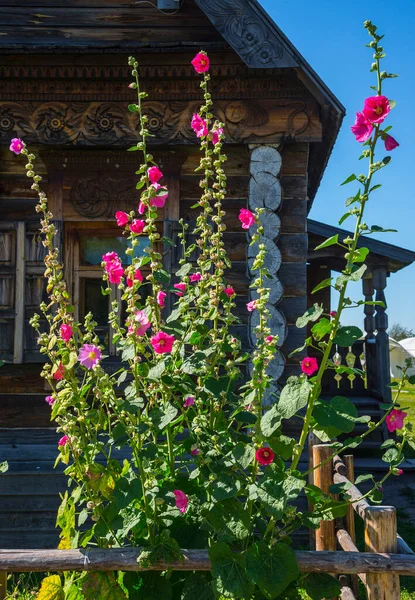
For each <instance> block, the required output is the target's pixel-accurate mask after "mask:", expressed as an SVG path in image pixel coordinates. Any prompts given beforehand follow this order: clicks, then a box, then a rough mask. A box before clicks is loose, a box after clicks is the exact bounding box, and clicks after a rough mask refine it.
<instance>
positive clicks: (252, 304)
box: [246, 300, 256, 312]
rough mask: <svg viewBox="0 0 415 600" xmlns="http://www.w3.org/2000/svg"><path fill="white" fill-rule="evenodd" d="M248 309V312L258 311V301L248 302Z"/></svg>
mask: <svg viewBox="0 0 415 600" xmlns="http://www.w3.org/2000/svg"><path fill="white" fill-rule="evenodd" d="M246 308H247V310H248V312H252V311H254V310H255V309H256V300H251V302H248V303H247V305H246Z"/></svg>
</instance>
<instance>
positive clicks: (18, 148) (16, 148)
mask: <svg viewBox="0 0 415 600" xmlns="http://www.w3.org/2000/svg"><path fill="white" fill-rule="evenodd" d="M24 148H26V144H25V143H24V142H23V141H22V140H19V138H13V139H12V140H11V142H10V146H9V150H11V151H12V152H14V153H15V154H21V152H22V150H23V149H24Z"/></svg>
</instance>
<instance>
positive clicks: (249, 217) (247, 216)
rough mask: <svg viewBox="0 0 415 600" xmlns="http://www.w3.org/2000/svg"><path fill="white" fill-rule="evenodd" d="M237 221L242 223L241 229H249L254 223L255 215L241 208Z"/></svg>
mask: <svg viewBox="0 0 415 600" xmlns="http://www.w3.org/2000/svg"><path fill="white" fill-rule="evenodd" d="M238 219H239V220H240V222H241V223H242V229H249V228H250V227H252V225H253V224H254V223H255V215H254V214H253V213H251V211H250V210H248V209H247V208H241V210H240V213H239V217H238Z"/></svg>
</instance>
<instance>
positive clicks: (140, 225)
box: [130, 219, 146, 234]
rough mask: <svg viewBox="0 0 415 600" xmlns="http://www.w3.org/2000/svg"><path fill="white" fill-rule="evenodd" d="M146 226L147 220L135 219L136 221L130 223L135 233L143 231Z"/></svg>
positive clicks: (131, 229)
mask: <svg viewBox="0 0 415 600" xmlns="http://www.w3.org/2000/svg"><path fill="white" fill-rule="evenodd" d="M145 226H146V222H145V221H142V220H141V219H134V221H133V222H132V223H131V225H130V231H132V232H133V233H137V234H139V233H143V229H144V227H145Z"/></svg>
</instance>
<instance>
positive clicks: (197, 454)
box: [190, 446, 200, 456]
mask: <svg viewBox="0 0 415 600" xmlns="http://www.w3.org/2000/svg"><path fill="white" fill-rule="evenodd" d="M190 454H191V455H192V456H199V454H200V450H199V449H198V448H197V447H196V446H192V448H191V450H190Z"/></svg>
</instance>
